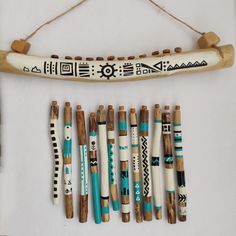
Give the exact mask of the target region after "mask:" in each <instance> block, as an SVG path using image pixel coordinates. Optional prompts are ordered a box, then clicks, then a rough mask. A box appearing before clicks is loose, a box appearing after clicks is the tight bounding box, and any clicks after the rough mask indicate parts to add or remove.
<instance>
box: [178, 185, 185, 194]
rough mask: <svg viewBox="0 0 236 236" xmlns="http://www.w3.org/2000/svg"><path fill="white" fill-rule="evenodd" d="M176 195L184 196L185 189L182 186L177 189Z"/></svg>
mask: <svg viewBox="0 0 236 236" xmlns="http://www.w3.org/2000/svg"><path fill="white" fill-rule="evenodd" d="M178 193H179V194H186V193H187V191H186V187H184V186H182V187H178Z"/></svg>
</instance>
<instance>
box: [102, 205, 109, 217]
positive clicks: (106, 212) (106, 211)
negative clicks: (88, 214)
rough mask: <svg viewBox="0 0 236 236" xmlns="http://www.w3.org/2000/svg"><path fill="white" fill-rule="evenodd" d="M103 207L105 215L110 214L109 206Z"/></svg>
mask: <svg viewBox="0 0 236 236" xmlns="http://www.w3.org/2000/svg"><path fill="white" fill-rule="evenodd" d="M101 208H102V214H103V215H104V214H109V207H108V206H107V207H104V206H102V207H101Z"/></svg>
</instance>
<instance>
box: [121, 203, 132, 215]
mask: <svg viewBox="0 0 236 236" xmlns="http://www.w3.org/2000/svg"><path fill="white" fill-rule="evenodd" d="M121 212H122V213H130V204H121Z"/></svg>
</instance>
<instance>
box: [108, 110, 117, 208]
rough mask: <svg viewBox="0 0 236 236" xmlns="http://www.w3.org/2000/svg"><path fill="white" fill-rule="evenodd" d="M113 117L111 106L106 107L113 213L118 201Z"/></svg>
mask: <svg viewBox="0 0 236 236" xmlns="http://www.w3.org/2000/svg"><path fill="white" fill-rule="evenodd" d="M114 120H115V117H114V109H113V107H112V105H109V106H108V111H107V137H108V140H107V143H108V158H109V184H110V192H111V201H112V208H113V210H114V211H119V199H118V191H117V180H116V163H115V161H116V160H115V127H114V126H115V122H114Z"/></svg>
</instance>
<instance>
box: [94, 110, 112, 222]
mask: <svg viewBox="0 0 236 236" xmlns="http://www.w3.org/2000/svg"><path fill="white" fill-rule="evenodd" d="M97 121H98V141H99V151H100V160H101V208H102V221H103V222H108V221H109V220H110V214H109V174H108V173H109V171H108V150H107V122H106V111H105V109H104V106H103V105H100V106H99V109H98V112H97Z"/></svg>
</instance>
